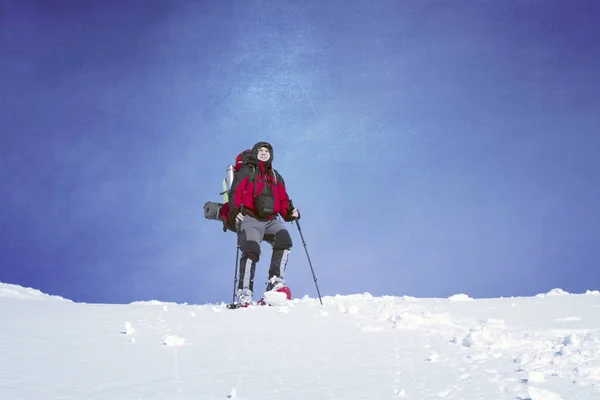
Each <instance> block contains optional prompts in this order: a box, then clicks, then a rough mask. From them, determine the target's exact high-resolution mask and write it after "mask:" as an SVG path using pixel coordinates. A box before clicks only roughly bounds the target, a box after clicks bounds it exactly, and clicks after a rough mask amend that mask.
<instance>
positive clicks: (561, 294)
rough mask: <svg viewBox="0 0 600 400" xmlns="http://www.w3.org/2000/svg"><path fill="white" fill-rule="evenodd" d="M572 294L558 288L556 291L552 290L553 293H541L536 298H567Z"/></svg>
mask: <svg viewBox="0 0 600 400" xmlns="http://www.w3.org/2000/svg"><path fill="white" fill-rule="evenodd" d="M569 294H570V293H569V292H567V291H564V290H562V289H560V288H556V289H552V290H551V291H549V292H548V293H540V294H538V295H536V296H535V297H548V296H550V297H552V296H566V295H569Z"/></svg>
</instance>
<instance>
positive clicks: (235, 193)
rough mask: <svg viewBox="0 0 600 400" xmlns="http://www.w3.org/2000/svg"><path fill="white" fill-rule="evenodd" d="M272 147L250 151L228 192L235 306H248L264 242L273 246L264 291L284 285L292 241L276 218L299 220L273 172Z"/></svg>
mask: <svg viewBox="0 0 600 400" xmlns="http://www.w3.org/2000/svg"><path fill="white" fill-rule="evenodd" d="M272 162H273V146H271V145H270V144H269V143H267V142H258V143H256V144H255V145H254V147H253V148H252V153H251V155H250V159H249V160H248V161H247V162H246V165H244V166H243V167H242V168H241V169H240V170H239V171H237V173H236V175H235V178H234V180H233V183H232V185H231V190H230V192H229V215H228V219H229V221H232V222H234V221H235V224H236V226H237V232H238V244H239V246H240V250H241V251H242V257H241V258H240V280H239V284H238V290H237V299H238V303H240V304H241V305H242V306H245V305H248V304H251V303H252V292H253V287H254V271H255V269H256V263H258V261H259V259H260V243H261V242H262V241H263V240H265V241H267V242H268V243H270V244H271V245H272V246H273V253H272V255H271V265H270V267H269V283H268V285H267V291H270V290H277V289H280V288H282V287H283V286H285V281H284V272H285V267H286V264H287V259H288V254H289V252H290V249H291V248H292V238H291V237H290V234H289V232H288V231H287V229H286V228H285V227H284V226H283V224H282V223H281V222H280V221H279V220H278V219H277V218H276V216H277V214H279V215H281V216H282V217H283V219H284V220H285V221H287V222H290V221H293V220H294V219H300V212H299V211H298V210H297V209H296V208H294V207H293V205H292V203H291V201H290V198H289V196H288V194H287V191H286V188H285V182H284V180H283V178H282V177H281V175H279V173H278V172H277V171H276V170H274V169H273V167H272Z"/></svg>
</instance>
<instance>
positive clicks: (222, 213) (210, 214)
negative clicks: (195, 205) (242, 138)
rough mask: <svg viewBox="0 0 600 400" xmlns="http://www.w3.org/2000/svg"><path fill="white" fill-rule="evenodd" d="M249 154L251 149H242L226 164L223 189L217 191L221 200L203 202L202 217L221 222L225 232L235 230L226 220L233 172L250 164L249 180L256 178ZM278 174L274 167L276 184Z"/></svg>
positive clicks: (233, 176)
mask: <svg viewBox="0 0 600 400" xmlns="http://www.w3.org/2000/svg"><path fill="white" fill-rule="evenodd" d="M251 156H252V150H249V149H248V150H244V151H242V152H241V153H239V154H238V155H237V157H236V158H235V164H234V165H228V166H227V168H226V169H225V178H224V179H223V182H222V187H223V191H222V192H221V193H219V194H220V195H222V196H223V202H222V203H216V202H213V201H208V202H206V203H205V204H204V218H206V219H212V220H216V221H221V222H223V231H224V232H226V231H227V229H229V230H231V231H234V232H235V230H234V229H232V227H231V226H230V225H228V224H227V222H228V218H227V217H228V214H229V192H230V190H231V186H232V184H233V180H234V178H235V174H236V173H237V172H238V171H239V170H240V169H241V168H242V167H243V166H244V165H250V167H251V168H252V170H253V175H252V178H251V180H255V179H256V170H255V168H256V167H255V166H254V165H253V164H248V161H250V157H251ZM278 175H279V173H278V172H277V171H276V170H275V169H273V178H274V181H275V183H276V184H277V177H278Z"/></svg>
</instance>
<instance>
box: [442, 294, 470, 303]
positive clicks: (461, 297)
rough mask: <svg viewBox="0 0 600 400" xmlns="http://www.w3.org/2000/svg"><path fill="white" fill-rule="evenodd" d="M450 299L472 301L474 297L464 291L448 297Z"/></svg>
mask: <svg viewBox="0 0 600 400" xmlns="http://www.w3.org/2000/svg"><path fill="white" fill-rule="evenodd" d="M448 300H450V301H455V302H457V301H471V300H473V299H472V298H470V297H469V296H468V295H466V294H464V293H460V294H455V295H453V296H450V297H448Z"/></svg>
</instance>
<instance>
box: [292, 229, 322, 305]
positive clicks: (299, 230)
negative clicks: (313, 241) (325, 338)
mask: <svg viewBox="0 0 600 400" xmlns="http://www.w3.org/2000/svg"><path fill="white" fill-rule="evenodd" d="M294 221H296V226H297V227H298V232H300V238H301V239H302V245H304V251H305V252H306V258H308V265H310V271H311V272H312V276H313V279H314V281H315V286H316V287H317V294H318V295H319V302H320V303H321V305H323V300H321V292H320V291H319V285H318V284H317V277H316V276H315V270H314V269H313V266H312V263H311V262H310V256H309V255H308V249H307V248H306V242H305V241H304V235H303V234H302V229H301V228H300V222H298V220H297V219H295V220H294Z"/></svg>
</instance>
